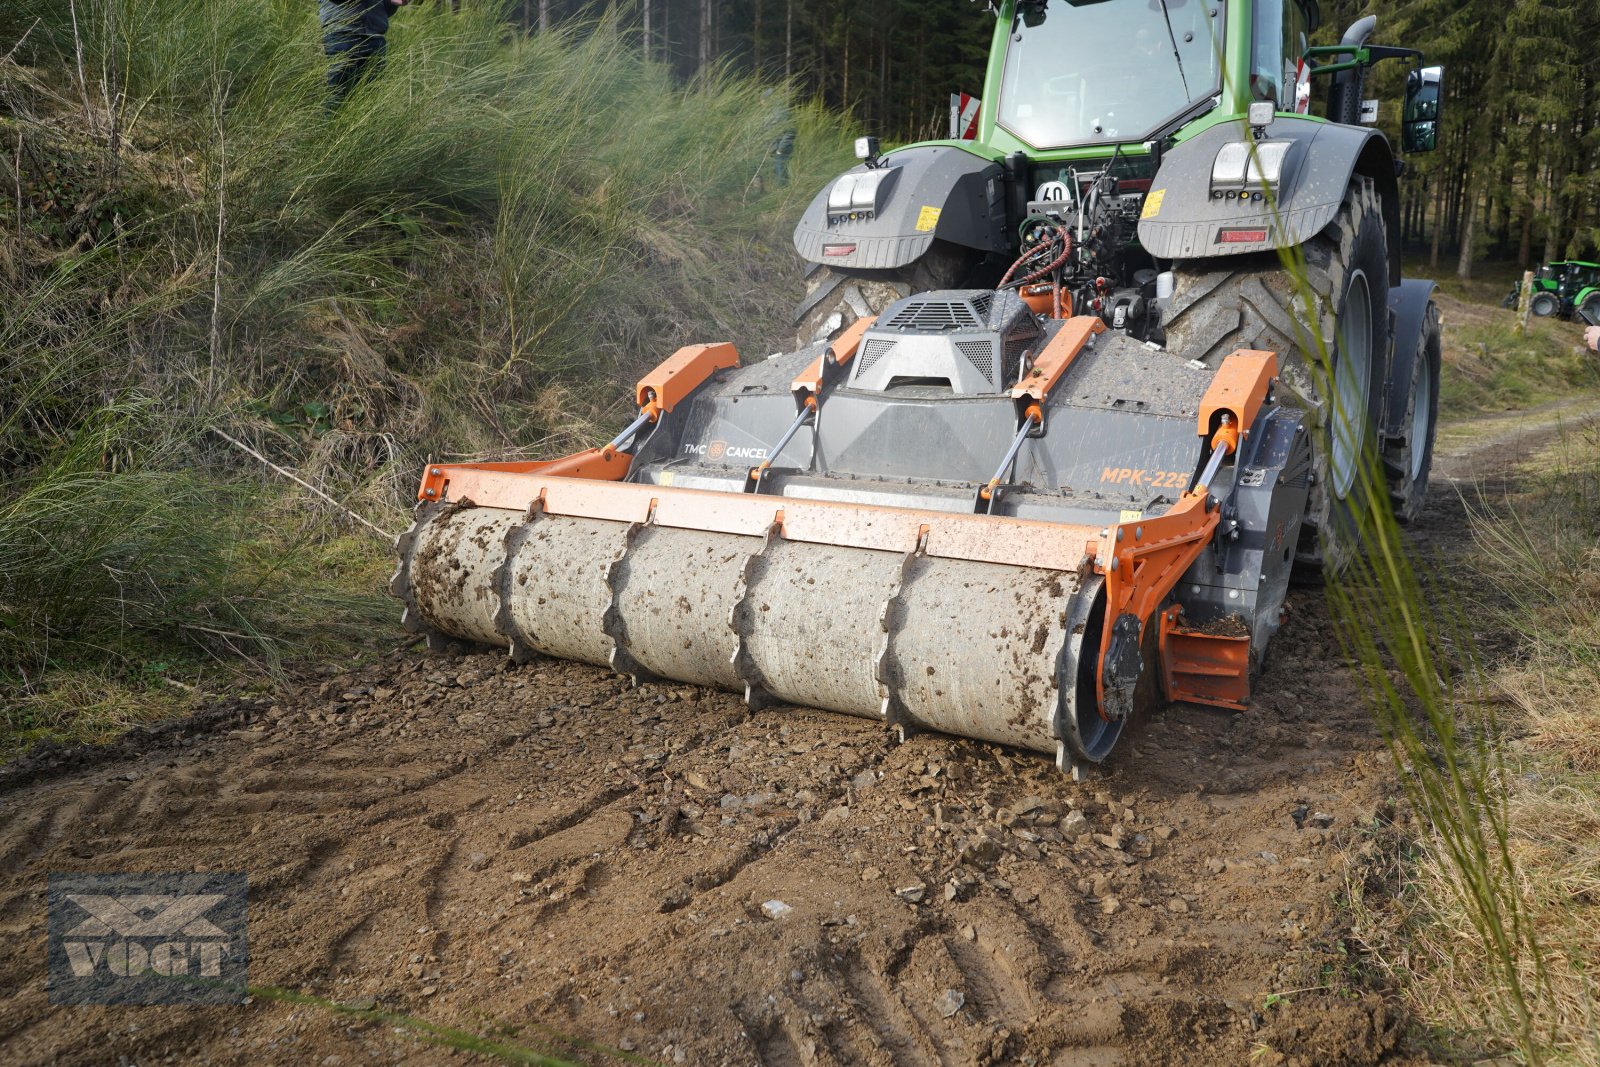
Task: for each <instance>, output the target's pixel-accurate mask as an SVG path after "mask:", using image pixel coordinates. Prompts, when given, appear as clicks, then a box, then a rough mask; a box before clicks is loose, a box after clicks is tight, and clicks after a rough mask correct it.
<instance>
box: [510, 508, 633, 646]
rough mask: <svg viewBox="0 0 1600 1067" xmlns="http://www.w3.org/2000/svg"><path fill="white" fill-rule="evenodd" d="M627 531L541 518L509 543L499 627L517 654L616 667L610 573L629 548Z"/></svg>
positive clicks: (620, 526)
mask: <svg viewBox="0 0 1600 1067" xmlns="http://www.w3.org/2000/svg"><path fill="white" fill-rule="evenodd" d="M628 533H629V524H627V523H623V522H610V521H607V520H605V519H580V518H572V517H569V516H565V515H545V514H542V513H536V514H535V515H534V516H533V518H532V519H531V520H529V521H528V522H527V523H526V524H524V525H522V526H519V527H518V528H517V529H516V530H514V531H512V533H511V535H510V536H509V537H508V538H506V541H505V563H504V566H503V568H502V569H501V571H500V573H499V575H498V579H497V592H498V593H499V598H500V601H501V604H502V609H501V611H500V614H499V615H498V617H497V619H496V621H497V623H498V624H499V627H500V632H501V633H502V634H504V635H505V637H503V638H502V639H501V640H500V641H499V642H498V643H499V644H505V643H506V640H505V638H510V639H511V648H512V652H513V653H514V654H516V655H517V656H518V658H521V657H522V656H525V655H526V654H527V652H529V651H532V652H542V653H544V654H545V655H547V656H555V657H557V658H558V659H575V660H581V661H583V662H584V663H593V664H596V665H597V666H602V667H604V666H608V665H609V664H610V662H611V649H612V641H611V638H610V637H609V636H608V635H607V634H606V632H605V629H604V620H605V617H606V612H607V610H608V609H609V608H610V607H611V587H610V585H609V583H608V582H607V580H606V579H607V572H608V571H609V570H610V568H611V565H612V563H613V562H614V561H616V560H618V559H620V558H621V557H622V554H623V553H624V552H625V551H626V550H627V548H628Z"/></svg>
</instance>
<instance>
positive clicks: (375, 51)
mask: <svg viewBox="0 0 1600 1067" xmlns="http://www.w3.org/2000/svg"><path fill="white" fill-rule="evenodd" d="M342 43H344V44H345V47H344V48H342V49H340V50H339V51H337V52H335V51H332V50H331V49H330V50H329V51H328V57H329V60H330V63H329V65H328V91H329V93H330V94H332V97H333V102H334V103H338V102H339V101H341V100H343V99H344V98H345V97H346V96H348V95H349V93H350V90H351V89H354V88H355V86H356V83H357V82H358V81H360V80H361V78H362V77H363V76H364V75H366V74H367V73H368V72H369V71H376V70H378V69H379V68H380V67H382V66H383V57H384V52H385V50H386V48H385V43H384V39H383V38H382V37H376V36H372V35H368V34H362V35H359V36H356V37H354V38H351V39H347V40H346V41H344V42H342Z"/></svg>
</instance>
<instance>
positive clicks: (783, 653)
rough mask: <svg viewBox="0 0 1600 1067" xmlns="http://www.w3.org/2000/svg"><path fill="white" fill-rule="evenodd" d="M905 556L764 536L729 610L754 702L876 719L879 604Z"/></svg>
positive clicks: (880, 706) (886, 596) (885, 598)
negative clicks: (763, 546)
mask: <svg viewBox="0 0 1600 1067" xmlns="http://www.w3.org/2000/svg"><path fill="white" fill-rule="evenodd" d="M904 558H905V557H904V556H903V555H901V554H899V553H896V552H878V551H872V550H869V549H860V548H841V547H837V546H833V545H816V544H804V543H800V542H794V541H785V540H782V539H781V538H771V539H769V541H768V543H767V547H766V549H765V550H763V552H762V553H761V555H759V556H757V557H755V558H754V559H752V560H751V561H750V564H749V569H748V571H747V573H746V575H745V595H744V597H743V598H742V599H741V600H740V601H739V606H738V608H737V609H735V611H734V621H733V625H734V629H735V630H737V631H738V632H739V642H740V643H739V666H740V670H741V673H742V674H744V676H745V678H746V681H747V682H749V683H750V687H751V688H750V693H749V698H750V699H751V702H752V703H754V704H762V703H768V702H771V701H783V702H787V703H791V704H799V705H801V706H803V707H812V708H824V709H826V710H828V711H842V712H845V713H847V714H850V715H861V716H865V717H867V718H872V719H877V718H881V717H882V715H883V697H882V689H881V687H880V686H879V684H878V678H877V671H876V663H877V660H878V655H879V652H880V651H881V649H882V646H883V622H882V619H883V606H884V604H885V603H886V602H887V601H888V599H889V597H890V596H892V595H893V594H894V590H895V588H896V587H897V586H898V585H899V583H900V566H901V563H902V561H903V560H904Z"/></svg>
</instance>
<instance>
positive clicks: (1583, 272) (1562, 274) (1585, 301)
mask: <svg viewBox="0 0 1600 1067" xmlns="http://www.w3.org/2000/svg"><path fill="white" fill-rule="evenodd" d="M1521 289H1522V287H1521V286H1520V285H1518V286H1515V287H1513V288H1512V290H1511V293H1510V295H1509V296H1507V297H1506V299H1505V301H1504V303H1505V306H1506V307H1510V308H1514V307H1516V306H1517V305H1518V303H1519V301H1520V300H1521V297H1522V293H1521ZM1579 308H1588V309H1590V310H1591V311H1594V312H1595V313H1596V314H1600V263H1589V262H1585V261H1584V260H1578V259H1569V260H1562V261H1560V262H1557V263H1546V264H1544V265H1543V266H1542V267H1540V268H1539V269H1538V270H1537V271H1535V272H1534V276H1533V295H1532V297H1531V298H1530V300H1529V303H1528V310H1529V311H1531V312H1532V313H1533V314H1535V315H1538V316H1539V317H1541V318H1548V317H1549V316H1551V315H1555V316H1557V317H1558V318H1563V319H1570V318H1572V316H1573V315H1574V314H1575V313H1576V312H1577V310H1578V309H1579Z"/></svg>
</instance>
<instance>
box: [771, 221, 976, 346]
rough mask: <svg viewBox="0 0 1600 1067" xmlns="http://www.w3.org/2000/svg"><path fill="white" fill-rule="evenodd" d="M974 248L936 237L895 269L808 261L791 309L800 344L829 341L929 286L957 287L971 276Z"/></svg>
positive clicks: (931, 287)
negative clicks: (797, 300)
mask: <svg viewBox="0 0 1600 1067" xmlns="http://www.w3.org/2000/svg"><path fill="white" fill-rule="evenodd" d="M975 256H976V253H969V252H967V251H966V250H964V249H961V248H959V247H957V246H955V245H951V244H946V243H945V242H943V241H935V242H934V243H933V244H932V245H931V246H930V247H929V248H928V250H927V251H926V252H924V253H923V254H922V256H921V258H919V259H917V260H916V261H915V262H913V263H908V264H907V265H906V266H904V267H899V268H896V269H894V270H862V271H844V270H836V269H834V268H833V267H826V266H823V265H821V264H812V265H811V269H810V270H809V272H808V273H807V274H806V295H805V299H804V300H802V301H800V306H799V307H797V308H795V313H794V324H795V333H796V336H797V340H798V341H799V343H800V345H801V346H802V347H804V346H805V345H808V344H811V343H812V342H815V341H831V340H833V338H835V337H837V336H838V335H839V333H840V331H842V330H843V329H844V328H845V327H846V326H848V325H850V324H851V323H852V322H854V321H856V320H857V319H860V318H866V317H867V316H868V315H876V314H877V313H878V312H880V311H882V310H883V309H884V308H886V307H888V306H889V305H890V304H892V303H894V302H895V301H896V300H900V299H902V298H904V297H908V296H910V295H912V294H913V293H926V292H930V291H932V290H934V289H956V288H959V287H961V286H963V285H966V284H969V283H970V282H971V281H972V278H971V275H972V274H973V272H974V268H975V266H976V263H975Z"/></svg>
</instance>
